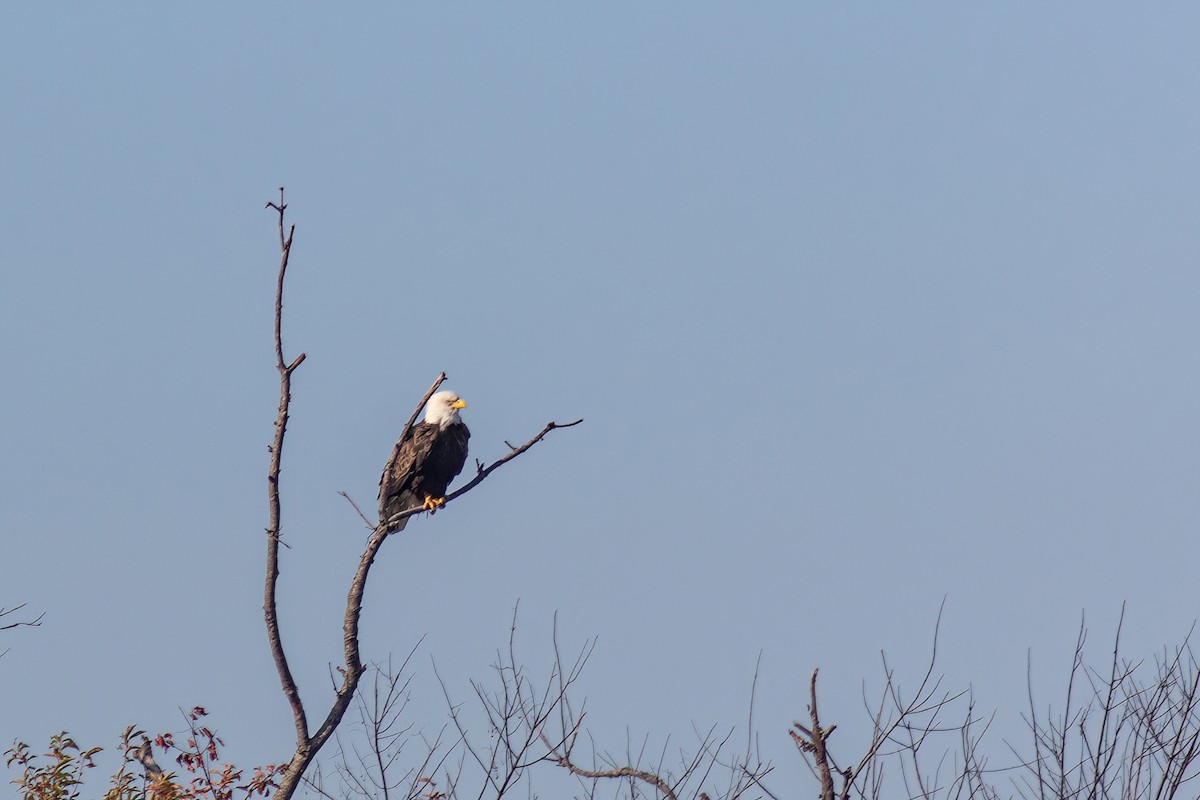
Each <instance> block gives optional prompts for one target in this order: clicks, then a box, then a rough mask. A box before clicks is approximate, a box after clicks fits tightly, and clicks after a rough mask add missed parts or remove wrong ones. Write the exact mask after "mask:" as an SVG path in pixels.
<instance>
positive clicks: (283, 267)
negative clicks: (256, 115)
mask: <svg viewBox="0 0 1200 800" xmlns="http://www.w3.org/2000/svg"><path fill="white" fill-rule="evenodd" d="M267 207H268V208H273V209H275V211H276V212H277V213H278V215H279V249H280V258H279V277H278V279H277V280H276V283H275V368H276V369H277V370H278V371H279V414H278V415H277V416H276V418H275V438H274V441H273V442H272V443H271V446H270V447H269V448H268V449H269V451H270V453H271V464H270V467H269V468H268V470H267V500H268V504H269V507H270V522H269V524H268V526H267V578H266V587H265V591H264V594H265V598H264V600H263V615H264V617H265V618H266V623H267V642H268V643H269V644H270V647H271V657H272V658H273V659H274V661H275V669H276V671H277V672H278V673H279V682H280V684H281V685H282V687H283V694H284V696H285V697H287V701H288V704H289V705H290V706H291V708H292V719H293V722H294V723H295V726H296V748H297V752H299V751H300V750H302V749H303V748H304V746H305V743H306V742H307V741H308V720H307V718H306V717H305V714H304V703H303V701H302V700H301V699H300V690H299V689H298V688H297V687H296V680H295V678H293V677H292V670H291V667H290V666H288V660H287V655H286V653H284V649H283V639H282V637H281V636H280V633H279V614H278V611H277V609H276V599H275V595H276V585H277V584H278V582H279V537H280V530H281V528H280V525H281V522H280V514H281V512H280V503H279V473H280V470H281V469H282V468H283V438H284V435H285V434H286V433H287V423H288V408H289V406H290V405H291V402H292V373H293V372H295V371H296V368H297V367H299V366H300V364H302V363H303V362H304V358H305V355H304V353H301V354H300V355H299V356H297V357H296V359H295V360H294V361H293V362H292V363H291V364H288V363H286V362H285V361H284V357H283V279H284V276H285V275H286V274H287V267H288V258H289V256H290V255H291V252H292V237H293V235H294V234H295V232H296V226H295V225H293V226H291V228H290V229H288V231H287V233H286V235H285V233H284V212H285V211H286V210H287V204H286V203H285V202H284V199H283V187H280V189H279V203H278V205H276V204H275V203H267Z"/></svg>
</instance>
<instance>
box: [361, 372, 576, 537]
mask: <svg viewBox="0 0 1200 800" xmlns="http://www.w3.org/2000/svg"><path fill="white" fill-rule="evenodd" d="M443 374H444V373H443ZM581 422H583V420H582V419H577V420H575V421H574V422H547V423H546V427H544V428H542V431H541V433H539V434H538V435H537V436H534V437H533V438H532V439H530V440H529V441H528V442H526V443H525V444H523V445H521V446H520V447H513V446H512V445H508V446H509V447H510V448H511V449H510V450H509V452H507V453H505V454H504V455H503V456H501V457H500V458H498V459H496V460H495V461H493V462H492V463H491V464H489V465H487V466H486V467H485V466H483V465H482V464H480V463H479V462H478V461H476V462H475V463H476V467H475V470H476V472H475V477H474V478H472V479H471V480H469V481H468V482H467V483H465V484H463V485H462V486H461V487H459V488H458V489H455V490H454V491H453V492H451V493H450V494H448V495H446V503H445V504H444V505H443V507H445V505H449V504H450V503H451V502H452V501H453V500H456V499H457V498H459V497H462V496H463V495H464V494H466V493H467V492H469V491H471V490H472V489H474V488H475V487H476V486H478V485H479V484H481V483H483V480H484V478H486V477H487V476H488V475H491V474H492V473H493V472H494V471H496V470H497V469H499V468H500V467H502V466H504V465H505V464H507V463H508V462H509V461H512V460H513V459H514V458H516V457H517V456H519V455H521V454H522V453H524V452H525V451H526V450H528V449H529V448H531V447H533V446H534V445H535V444H537V443H538V442H540V441H541V440H542V439H544V438H546V435H547V434H548V433H550V431H552V430H555V429H556V428H573V427H575V426H576V425H578V424H580V423H581ZM505 444H508V442H505ZM424 510H425V509H424V507H423V506H414V507H412V508H406V509H404V510H403V511H400V512H397V513H395V514H393V515H392V516H390V517H388V518H387V519H386V520H385V522H386V523H387V527H391V526H393V525H395V524H396V523H397V522H399V521H400V520H402V519H405V518H406V517H411V516H414V515H416V514H420V513H421V512H422V511H424Z"/></svg>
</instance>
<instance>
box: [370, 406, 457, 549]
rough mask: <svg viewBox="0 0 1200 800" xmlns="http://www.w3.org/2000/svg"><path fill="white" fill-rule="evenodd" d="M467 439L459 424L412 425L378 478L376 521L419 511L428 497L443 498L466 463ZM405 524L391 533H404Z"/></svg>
mask: <svg viewBox="0 0 1200 800" xmlns="http://www.w3.org/2000/svg"><path fill="white" fill-rule="evenodd" d="M470 438H471V432H470V431H469V430H467V426H466V425H465V424H463V423H462V422H461V421H458V422H453V423H451V424H449V425H446V426H445V427H444V428H443V427H442V426H441V425H440V424H437V423H429V422H421V423H419V424H417V425H414V426H413V427H412V430H411V431H410V432H409V434H408V436H406V437H405V438H404V441H402V442H398V443H397V444H396V447H395V448H394V449H393V450H392V457H391V458H390V459H388V463H387V466H386V467H384V469H383V476H382V477H381V478H380V479H379V519H380V520H383V521H386V520H387V519H388V517H390V516H392V515H393V514H398V513H399V512H401V511H407V510H408V509H410V508H420V507H421V506H422V505H423V504H425V503H426V501H427V500H428V499H430V498H432V499H433V500H440V499H442V498H444V497H445V496H446V487H448V486H449V485H450V481H452V480H454V478H455V477H456V476H457V475H458V473H460V472H462V468H463V464H465V463H466V461H467V441H468V440H469V439H470ZM407 522H408V519H407V518H405V519H402V520H400V521H399V522H398V523H396V525H394V526H393V527H392V529H391V530H393V531H400V530H404V525H405V523H407Z"/></svg>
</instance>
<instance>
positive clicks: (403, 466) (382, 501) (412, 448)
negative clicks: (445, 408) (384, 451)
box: [379, 422, 437, 520]
mask: <svg viewBox="0 0 1200 800" xmlns="http://www.w3.org/2000/svg"><path fill="white" fill-rule="evenodd" d="M436 434H437V426H435V425H429V424H427V423H424V422H421V423H418V424H416V425H414V426H413V427H412V430H410V431H409V433H408V436H407V437H405V439H404V441H401V442H396V446H395V447H394V448H392V457H391V458H389V459H388V463H387V466H385V467H384V468H383V475H382V476H380V478H379V518H380V519H381V520H385V519H387V518H388V517H389V516H391V515H392V514H396V513H398V512H400V511H404V510H405V509H406V508H409V507H411V506H412V505H413V504H412V503H409V504H408V505H406V506H399V505H398V504H397V503H396V501H397V500H401V499H409V498H410V497H411V496H412V495H411V493H412V489H413V480H414V479H415V478H416V476H417V475H418V473H419V472H420V471H421V465H422V464H423V463H424V461H425V459H426V458H427V457H428V456H429V451H430V450H431V449H432V446H433V440H434V439H435V438H436Z"/></svg>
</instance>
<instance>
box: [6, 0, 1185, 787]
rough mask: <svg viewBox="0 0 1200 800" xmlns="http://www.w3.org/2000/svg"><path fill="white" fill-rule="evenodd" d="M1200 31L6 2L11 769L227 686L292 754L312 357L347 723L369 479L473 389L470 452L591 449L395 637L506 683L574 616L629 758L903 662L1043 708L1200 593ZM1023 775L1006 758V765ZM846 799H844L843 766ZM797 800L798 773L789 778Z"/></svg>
mask: <svg viewBox="0 0 1200 800" xmlns="http://www.w3.org/2000/svg"><path fill="white" fill-rule="evenodd" d="M1198 26H1200V9H1197V8H1196V7H1195V6H1194V5H1192V4H1186V3H1178V4H1155V6H1154V10H1153V11H1149V10H1147V9H1146V8H1141V7H1139V8H1136V9H1135V8H1133V7H1131V6H1129V5H1126V4H1108V3H1059V4H1053V5H1049V6H1048V5H1046V4H1041V3H1003V4H992V5H990V6H989V5H981V4H961V3H937V4H935V3H918V4H911V3H906V4H894V5H885V4H800V3H758V4H753V5H751V4H740V5H730V4H709V3H674V4H672V3H659V4H641V3H603V4H594V5H582V4H558V3H542V4H500V5H498V4H474V3H465V4H454V5H444V4H424V5H419V6H418V5H401V4H390V3H389V4H384V3H372V4H363V5H357V6H342V7H339V8H337V9H336V10H335V9H334V8H332V7H330V6H327V5H324V4H320V5H319V4H312V3H297V4H270V3H267V4H224V5H221V4H218V5H212V4H207V5H205V4H199V5H197V4H190V5H189V4H165V5H164V4H156V3H123V4H75V5H66V4H32V3H30V4H22V5H15V6H10V7H8V8H7V9H6V10H5V11H4V13H3V23H2V24H0V71H2V74H3V78H0V101H2V105H3V108H4V109H5V112H4V114H3V121H2V122H0V145H2V146H3V152H4V157H3V158H0V187H2V188H0V374H2V376H3V380H2V382H0V387H2V390H0V411H2V412H3V419H4V420H6V422H7V424H5V425H3V426H2V428H0V485H2V486H3V487H4V489H3V502H2V503H0V532H2V536H3V538H2V540H0V541H2V545H0V548H2V549H0V605H3V606H12V605H15V604H17V603H21V602H25V603H28V604H29V606H28V607H29V609H31V610H32V611H34V612H41V611H45V612H46V618H45V624H44V625H43V626H42V627H41V628H40V629H37V630H24V631H19V632H15V633H9V634H4V635H3V639H2V640H0V649H4V648H9V649H10V652H9V653H8V654H7V655H6V656H4V657H3V659H0V681H3V685H4V686H5V687H7V688H6V689H5V690H4V691H2V692H0V742H3V743H5V744H7V743H8V742H11V740H12V739H13V738H15V737H24V738H29V739H32V740H35V741H43V740H44V739H45V737H46V736H47V735H48V734H50V733H52V732H54V731H57V730H60V729H63V728H67V729H69V730H71V731H72V732H74V733H76V734H77V735H78V737H79V738H80V740H81V741H86V742H87V743H89V744H103V745H111V744H113V743H115V739H116V736H117V735H118V734H119V732H120V731H121V730H122V729H123V728H124V727H125V726H126V725H127V724H130V723H138V724H140V725H143V726H147V727H149V728H152V729H178V728H179V727H180V726H181V724H180V717H179V712H178V710H177V709H178V707H180V706H184V707H190V706H192V705H194V704H202V705H205V706H206V707H208V709H209V710H210V711H211V712H212V714H213V720H214V722H215V725H216V726H217V727H219V728H220V730H221V731H222V733H223V734H224V738H225V740H226V743H227V744H228V746H229V747H230V754H231V755H232V756H233V757H235V758H237V759H238V760H239V761H240V762H244V763H248V762H254V761H268V760H277V759H279V758H281V757H284V756H285V755H286V754H287V753H290V748H291V736H292V727H291V721H290V716H289V714H288V709H287V706H286V703H285V701H284V699H283V696H282V694H281V693H280V691H279V689H278V684H277V680H276V677H275V673H274V668H273V665H272V663H271V661H270V658H269V654H268V652H267V647H266V644H265V638H264V635H263V623H262V619H261V610H260V606H261V591H262V574H263V565H262V555H263V533H262V531H263V528H264V526H265V525H266V520H267V509H266V492H265V488H266V483H265V472H266V468H267V453H266V445H267V443H268V441H269V440H270V437H271V424H272V421H273V419H274V415H275V405H276V402H277V392H278V388H277V386H278V384H277V376H276V374H275V372H274V369H273V353H272V347H271V339H270V335H271V303H272V292H273V283H274V278H275V269H276V264H277V259H278V240H277V235H276V231H275V229H274V227H273V226H274V219H273V217H272V215H271V213H270V212H268V211H265V210H264V209H263V205H264V203H265V202H266V201H267V200H270V199H273V198H274V197H276V192H277V187H279V186H281V185H283V186H286V187H287V189H288V202H289V204H290V214H291V220H292V221H293V222H295V224H296V226H297V229H296V242H295V248H294V256H293V259H292V271H291V273H290V274H289V281H290V282H289V285H288V294H287V308H286V314H287V319H286V326H287V327H286V346H287V350H288V353H289V354H290V355H295V354H296V353H298V352H300V351H301V350H303V351H305V352H307V354H308V360H307V361H306V362H305V363H304V365H303V366H302V367H301V368H300V370H299V371H298V372H297V374H296V379H295V387H294V390H295V394H294V405H293V409H292V411H293V414H292V427H291V435H290V437H289V440H288V447H287V452H286V459H287V463H286V466H285V470H284V481H283V492H284V503H285V509H284V532H285V537H286V539H287V541H288V542H289V543H290V545H291V549H290V550H286V551H285V552H284V553H283V559H284V561H283V577H282V579H281V583H280V592H281V614H282V618H283V621H284V634H285V636H286V644H287V645H288V647H289V650H290V653H291V657H292V664H293V669H294V670H295V672H296V674H297V678H298V680H299V681H300V683H301V686H302V689H303V690H304V692H305V696H306V697H307V698H308V702H309V705H310V712H309V713H310V716H316V715H317V714H318V713H321V714H323V706H325V704H326V703H327V701H328V697H329V690H328V685H329V684H328V665H329V663H330V662H336V661H337V660H338V659H339V658H340V656H341V651H340V644H341V631H340V620H341V613H342V608H343V605H344V599H345V591H346V587H347V586H348V583H349V579H350V576H351V574H352V572H353V569H354V566H355V564H356V562H357V559H358V555H359V553H360V552H361V549H362V545H363V542H364V538H365V537H364V531H363V530H362V525H361V523H360V522H359V521H358V520H357V518H356V516H355V515H354V513H353V512H352V510H351V509H350V508H349V506H348V505H347V504H346V503H345V502H344V501H343V500H342V498H340V497H339V496H338V494H337V492H338V490H343V489H344V490H346V491H348V492H350V493H351V494H352V495H353V496H354V497H355V498H356V499H357V500H358V501H359V502H360V503H362V504H364V505H366V506H371V505H373V502H374V494H375V490H376V485H377V480H378V474H379V471H380V469H381V468H382V466H383V463H384V461H385V459H386V458H387V455H388V452H389V449H390V447H391V444H392V442H393V441H394V439H395V437H396V435H397V434H398V433H399V429H400V427H401V426H402V424H403V421H404V419H405V418H406V417H407V416H408V414H409V412H410V411H411V409H412V406H413V404H414V402H415V401H416V400H417V399H418V398H419V397H420V396H421V394H422V393H423V391H424V390H425V388H426V387H427V386H428V385H429V383H430V382H431V381H432V380H433V378H434V377H435V376H436V375H437V373H438V372H439V371H440V370H446V371H447V372H448V373H449V375H450V380H449V382H448V383H447V386H448V387H449V388H453V389H454V390H455V391H457V392H459V393H460V394H461V395H462V396H463V397H464V398H465V399H466V400H467V402H468V403H469V405H470V407H469V409H468V411H467V412H466V413H465V419H466V421H467V422H468V423H469V425H470V426H471V430H472V433H473V435H472V440H471V444H472V453H473V455H474V456H476V457H478V458H480V459H484V460H491V459H494V458H495V457H497V456H499V455H501V454H503V452H504V451H505V450H506V446H505V444H504V440H506V439H507V440H509V441H513V442H516V441H517V440H524V439H526V438H528V437H529V436H532V435H533V434H534V433H536V432H537V430H539V429H540V427H541V426H542V425H543V424H544V423H545V422H547V421H548V420H551V419H557V420H567V419H573V418H576V417H584V418H585V419H586V422H585V423H584V424H583V425H582V426H580V427H579V428H576V429H573V430H570V431H561V432H556V433H555V434H553V435H552V436H551V437H550V438H549V439H548V440H547V441H546V442H545V443H544V444H543V445H540V446H539V447H538V448H537V449H535V450H534V451H532V452H530V453H529V454H527V455H526V456H524V457H522V458H521V459H519V460H518V461H516V462H514V463H512V464H511V465H509V466H507V467H505V468H504V469H503V470H501V471H500V472H497V473H496V474H494V475H493V476H492V477H491V478H490V479H489V480H488V481H487V482H486V483H485V484H483V486H481V487H480V488H479V489H478V490H477V491H475V492H474V493H472V494H470V495H468V496H466V497H465V498H463V499H462V500H461V501H460V502H458V503H456V504H454V505H453V506H451V507H450V508H449V509H447V510H446V511H445V513H443V514H439V515H438V516H437V517H436V518H433V519H421V520H418V521H417V522H415V523H413V524H411V525H409V527H408V529H407V530H406V531H405V532H404V534H403V536H402V537H398V538H395V539H393V540H392V541H389V542H388V543H387V546H386V547H385V548H384V551H383V554H382V556H381V558H380V560H379V562H378V563H377V565H376V568H375V572H374V573H373V575H372V582H371V584H370V586H369V589H368V594H367V602H366V608H365V612H364V618H363V626H364V630H363V636H364V640H363V646H364V657H365V658H367V659H369V660H376V659H384V658H386V657H387V655H388V653H389V652H395V653H397V654H402V653H405V652H407V651H408V650H409V649H410V648H411V647H412V646H413V644H414V643H415V642H416V641H417V640H418V639H419V638H420V637H422V636H424V637H425V641H424V643H423V645H422V649H421V655H420V657H419V659H418V671H419V675H418V680H417V683H416V684H415V685H416V686H417V687H418V693H419V695H420V697H419V700H420V702H422V703H425V702H427V703H428V706H429V710H428V711H427V712H423V713H428V715H429V717H428V718H429V719H430V722H429V723H428V724H429V725H431V726H434V727H436V726H437V725H440V724H441V717H439V716H438V714H439V713H440V710H439V706H438V702H440V697H439V696H438V695H437V691H436V684H435V683H433V682H432V679H431V675H430V669H429V666H428V665H429V659H430V658H431V657H432V658H433V659H435V660H436V662H437V664H438V668H439V670H440V671H441V672H442V674H443V676H444V677H445V678H446V679H447V682H448V684H449V686H450V687H451V689H452V691H454V692H456V693H457V694H459V695H460V696H462V697H463V699H466V696H467V694H468V692H469V687H468V685H467V680H468V678H470V677H477V678H483V677H487V672H488V664H489V663H490V662H491V661H492V659H493V655H494V651H495V649H496V648H497V647H498V646H500V645H502V644H503V643H504V642H505V641H506V639H507V635H508V625H509V620H510V617H511V615H512V609H513V606H514V605H515V604H516V602H517V601H518V599H519V600H520V604H521V612H520V636H521V641H522V642H523V643H524V648H525V651H526V652H527V653H528V658H529V662H530V664H531V665H532V666H534V667H536V668H538V669H539V670H541V669H543V668H544V667H545V665H546V664H547V662H548V660H549V656H550V652H551V651H550V631H551V620H552V617H553V614H554V613H555V612H556V611H557V612H558V618H559V627H560V635H561V636H562V638H563V640H564V641H565V643H566V645H567V646H568V648H569V649H570V648H575V647H578V646H579V645H580V644H582V643H583V642H584V641H585V640H586V639H587V638H589V637H592V636H597V637H599V644H598V647H597V650H596V655H595V656H594V658H593V660H592V662H591V664H590V666H589V669H588V671H587V672H586V674H585V677H584V680H583V684H582V693H583V694H586V696H587V698H588V704H589V708H590V709H591V715H592V716H591V720H592V723H593V728H594V729H595V730H596V732H597V736H598V738H599V739H600V740H601V744H602V745H606V746H608V747H611V748H612V749H615V750H621V749H623V747H624V735H625V730H626V726H628V728H629V730H630V732H631V733H632V735H633V736H634V737H639V736H640V735H641V734H642V733H644V732H650V733H652V734H654V735H655V736H656V737H658V738H657V741H661V738H662V737H663V736H665V735H666V734H673V735H675V736H678V737H680V743H681V744H686V743H687V741H688V739H689V737H690V736H691V734H690V731H691V724H692V723H693V722H695V723H696V724H697V725H699V726H700V727H707V726H708V725H709V724H711V723H714V722H721V723H727V724H735V723H739V722H741V721H742V720H744V718H745V712H746V704H747V699H748V696H749V690H750V681H751V677H752V674H753V671H754V664H755V660H756V658H757V656H758V653H759V651H760V650H761V651H762V674H761V677H760V681H759V709H758V718H759V721H760V723H761V725H762V729H763V735H764V742H768V743H770V747H771V752H770V755H772V756H773V757H775V758H776V759H778V760H780V761H783V762H787V763H791V764H792V765H793V766H794V762H795V756H794V754H792V753H790V752H789V749H788V748H790V743H789V742H788V741H787V739H786V735H785V733H784V731H785V730H786V728H787V725H788V723H789V722H790V720H791V719H793V718H795V717H796V716H797V715H799V714H801V713H802V712H803V688H804V683H805V681H806V678H807V675H808V673H809V672H810V671H811V670H812V668H813V667H815V666H820V667H821V668H822V670H823V673H822V674H823V675H824V678H823V680H824V685H825V687H826V692H827V699H826V701H825V702H826V705H825V708H826V714H827V717H828V718H829V720H830V721H835V722H838V723H840V724H841V728H840V730H845V731H847V741H850V740H851V738H852V737H853V736H856V735H860V734H861V733H862V731H860V733H859V734H855V733H852V732H851V731H852V729H853V728H855V726H857V725H863V724H865V720H864V718H863V716H862V713H861V709H860V703H859V697H860V688H861V685H862V682H863V681H864V680H866V682H867V685H868V686H874V685H875V684H876V682H877V680H878V676H879V666H878V665H879V660H878V653H879V651H880V650H881V649H886V650H887V651H888V654H889V657H890V659H891V661H892V662H893V664H894V665H895V666H896V667H897V668H898V670H899V671H900V674H901V676H902V677H910V678H911V679H913V680H915V678H916V677H917V675H918V674H919V672H920V670H921V667H922V665H923V663H924V659H925V658H926V657H927V654H928V649H929V640H930V635H931V632H932V629H933V625H934V620H935V618H936V615H937V611H938V607H939V605H940V603H941V602H942V600H943V598H946V611H945V618H944V621H943V626H942V641H941V652H940V655H941V667H940V670H941V671H944V672H945V674H946V676H947V677H946V680H947V684H948V685H951V686H956V687H965V686H967V685H970V686H972V687H973V689H974V693H975V696H976V699H977V702H978V703H979V705H980V706H981V707H983V708H987V709H991V708H999V709H1000V714H999V716H998V718H997V723H996V725H997V730H999V731H1001V732H1002V733H1003V735H1005V736H1008V735H1011V734H1012V733H1013V732H1014V731H1016V732H1019V731H1020V722H1019V718H1018V716H1017V715H1018V713H1019V711H1020V710H1021V708H1022V703H1023V702H1024V693H1025V663H1026V656H1027V653H1029V652H1032V658H1033V663H1034V677H1035V682H1036V684H1037V687H1038V688H1039V690H1041V691H1044V698H1045V700H1046V702H1049V701H1050V700H1051V699H1052V697H1057V693H1058V687H1059V685H1060V683H1061V679H1062V678H1063V677H1065V669H1066V667H1067V665H1068V664H1069V658H1070V650H1071V646H1072V644H1073V642H1074V637H1075V632H1076V628H1077V627H1078V624H1079V618H1080V614H1081V612H1082V611H1084V610H1086V611H1087V613H1088V615H1089V620H1090V621H1091V623H1092V624H1093V626H1094V630H1093V641H1094V642H1095V648H1094V650H1093V653H1094V654H1095V655H1096V657H1097V658H1098V659H1102V658H1104V652H1105V650H1106V648H1107V644H1106V641H1107V640H1108V638H1109V637H1110V636H1111V632H1112V628H1113V626H1114V624H1115V622H1116V619H1117V615H1118V613H1119V609H1120V605H1121V603H1122V602H1123V601H1127V602H1128V608H1129V610H1128V619H1127V636H1126V640H1125V641H1126V646H1127V651H1126V652H1127V653H1128V654H1129V655H1130V656H1131V657H1135V658H1141V657H1147V656H1150V655H1152V654H1153V652H1154V651H1155V650H1156V649H1158V648H1161V646H1163V645H1164V644H1171V643H1175V642H1178V641H1179V640H1181V639H1182V637H1183V635H1184V634H1185V633H1186V632H1187V629H1188V628H1189V626H1190V625H1191V623H1192V621H1193V620H1194V619H1195V618H1196V616H1197V612H1198V603H1197V594H1196V590H1195V571H1196V559H1195V557H1194V555H1193V553H1192V550H1193V548H1194V546H1195V541H1196V539H1195V533H1196V522H1197V519H1198V517H1200V501H1198V494H1197V491H1196V488H1197V480H1198V478H1200V460H1198V459H1200V456H1198V448H1197V444H1198V438H1200V426H1198V424H1197V414H1196V409H1197V407H1198V401H1200V344H1198V342H1200V316H1198V314H1197V307H1198V303H1200V269H1198V257H1200V234H1198V225H1197V220H1198V212H1200V194H1198V189H1197V187H1198V186H1200V148H1198V144H1197V143H1198V142H1200V105H1198V104H1197V101H1196V98H1197V92H1198V89H1200V86H1198V77H1200V50H1198V49H1197V47H1196V45H1195V42H1196V31H1197V29H1198ZM993 744H994V746H995V752H996V753H997V754H998V757H999V756H1001V755H1004V754H1005V753H1006V751H1005V749H1004V748H1003V746H1002V744H1001V742H1000V738H999V737H997V738H996V739H994V741H993ZM796 774H799V773H796ZM784 788H786V786H785V787H784Z"/></svg>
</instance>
